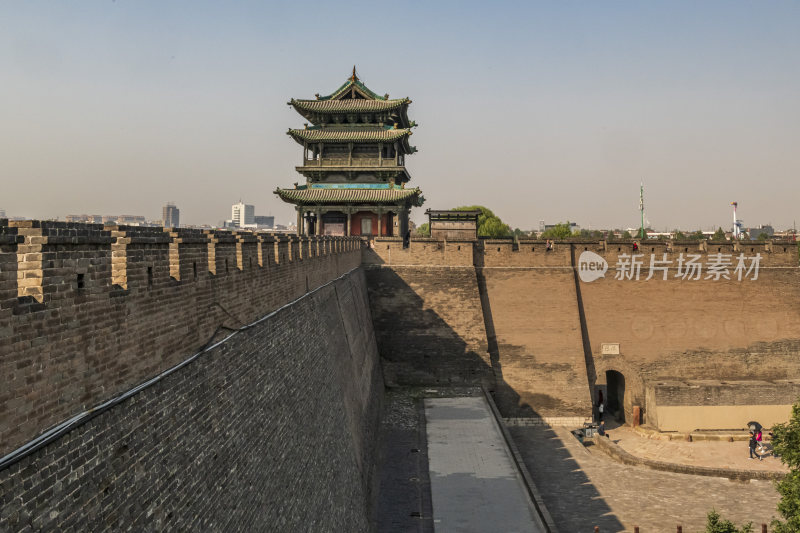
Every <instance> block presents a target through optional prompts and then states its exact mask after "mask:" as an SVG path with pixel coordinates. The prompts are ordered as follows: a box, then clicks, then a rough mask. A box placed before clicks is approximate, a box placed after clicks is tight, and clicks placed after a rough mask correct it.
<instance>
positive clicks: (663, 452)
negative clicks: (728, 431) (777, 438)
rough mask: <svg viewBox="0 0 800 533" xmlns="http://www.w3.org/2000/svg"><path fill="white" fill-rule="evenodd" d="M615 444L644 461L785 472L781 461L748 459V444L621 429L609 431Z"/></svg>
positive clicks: (774, 458) (770, 458)
mask: <svg viewBox="0 0 800 533" xmlns="http://www.w3.org/2000/svg"><path fill="white" fill-rule="evenodd" d="M610 434H611V435H612V438H613V440H614V442H616V443H617V444H619V445H620V447H621V448H622V449H624V450H625V451H627V452H629V453H631V454H633V455H635V456H637V457H644V458H647V459H656V460H658V461H667V462H670V463H680V464H685V465H693V466H708V467H712V468H731V469H736V470H774V471H778V472H788V471H789V469H788V468H786V466H785V465H784V464H783V463H781V461H780V459H778V458H776V457H772V455H771V454H768V455H765V457H764V458H763V460H761V461H757V460H755V459H749V457H750V453H749V451H748V445H747V441H746V440H745V441H741V440H738V441H734V442H728V441H724V440H723V441H705V440H695V441H694V442H686V441H684V440H672V441H670V440H662V439H657V438H648V437H647V436H646V435H643V434H642V433H640V432H638V431H636V430H634V429H633V428H630V427H628V426H622V427H619V428H616V429H614V430H613V431H611V432H610Z"/></svg>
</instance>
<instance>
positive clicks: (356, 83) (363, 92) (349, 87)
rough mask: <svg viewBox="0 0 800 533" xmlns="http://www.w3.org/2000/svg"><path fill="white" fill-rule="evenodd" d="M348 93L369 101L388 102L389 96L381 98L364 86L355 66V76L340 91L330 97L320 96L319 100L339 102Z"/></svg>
mask: <svg viewBox="0 0 800 533" xmlns="http://www.w3.org/2000/svg"><path fill="white" fill-rule="evenodd" d="M348 93H351V94H353V93H354V95H355V98H359V97H360V98H366V99H368V100H388V99H389V95H388V94H387V95H385V96H380V95H379V94H378V93H376V92H373V91H372V90H370V89H369V88H368V87H367V86H366V85H364V84H363V83H362V82H361V80H360V79H358V75H357V74H356V67H355V65H353V74H352V75H351V76H350V77H349V78H347V81H346V82H344V83H343V84H342V85H341V86H340V87H339V88H338V89H336V90H335V91H333V92H332V93H331V94H329V95H328V96H318V98H317V99H318V100H339V99H341V98H343V97H345V96H347V94H348Z"/></svg>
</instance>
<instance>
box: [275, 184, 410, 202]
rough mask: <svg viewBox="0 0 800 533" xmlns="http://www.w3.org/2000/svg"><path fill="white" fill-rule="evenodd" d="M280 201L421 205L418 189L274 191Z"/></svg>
mask: <svg viewBox="0 0 800 533" xmlns="http://www.w3.org/2000/svg"><path fill="white" fill-rule="evenodd" d="M275 194H277V195H278V196H279V197H280V199H281V200H283V201H284V202H288V203H291V204H304V205H308V204H351V203H364V204H382V203H385V204H397V203H398V202H411V204H412V205H417V206H418V205H422V202H423V201H424V199H423V198H422V196H421V194H422V191H420V190H419V189H356V188H347V189H328V188H323V189H300V188H298V189H276V190H275Z"/></svg>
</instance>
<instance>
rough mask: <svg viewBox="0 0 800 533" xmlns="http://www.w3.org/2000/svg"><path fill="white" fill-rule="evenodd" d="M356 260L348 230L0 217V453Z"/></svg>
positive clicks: (357, 250)
mask: <svg viewBox="0 0 800 533" xmlns="http://www.w3.org/2000/svg"><path fill="white" fill-rule="evenodd" d="M360 262H361V252H360V242H359V241H358V239H357V238H355V237H337V238H330V237H311V238H303V239H300V238H298V237H297V236H294V235H292V236H287V235H283V234H271V233H252V232H247V231H235V232H231V231H218V230H213V231H208V230H207V231H204V230H199V229H183V228H181V229H174V228H152V227H136V226H103V225H100V224H79V223H65V222H49V221H7V220H4V219H3V220H0V375H3V376H4V380H5V381H4V383H3V387H0V419H2V420H4V421H7V423H5V424H0V455H3V454H4V452H8V451H10V450H11V449H13V448H14V447H16V446H19V445H20V444H22V443H23V442H26V441H27V440H29V439H31V438H33V437H35V436H36V435H38V434H39V433H41V432H42V431H43V430H44V429H46V428H47V427H50V426H52V425H53V424H54V423H57V422H59V421H61V420H64V419H66V418H67V417H69V416H71V415H72V414H74V413H75V412H78V411H80V410H81V409H85V408H88V407H91V406H92V405H95V404H96V403H98V402H100V401H102V400H103V399H105V398H108V397H111V396H112V395H113V394H114V393H115V392H119V391H121V390H125V388H126V387H130V386H133V385H135V384H138V383H140V382H142V381H143V380H145V379H148V378H150V377H152V376H153V375H156V374H157V373H158V372H160V371H161V370H163V369H164V368H167V367H169V366H171V365H173V364H175V363H176V362H178V361H180V360H182V358H183V357H185V356H187V355H188V354H191V353H193V352H194V351H195V350H196V349H198V348H199V347H200V346H202V345H204V344H205V343H206V342H208V340H209V338H210V336H211V335H212V334H213V333H214V331H216V330H217V328H218V327H219V326H221V325H225V326H227V327H239V326H241V325H242V324H245V323H248V322H250V321H252V320H255V319H257V318H259V317H261V316H263V315H264V314H266V313H268V312H269V311H271V310H274V309H276V308H278V307H280V306H282V305H284V304H286V303H287V302H289V301H292V299H294V298H297V297H298V296H300V295H302V294H304V293H305V292H306V291H308V290H311V289H313V288H314V287H318V286H320V285H322V284H324V283H327V282H328V281H330V280H332V279H334V278H336V277H338V276H340V275H342V274H343V273H345V272H347V271H349V270H351V269H353V268H356V267H357V266H358V265H359V264H360Z"/></svg>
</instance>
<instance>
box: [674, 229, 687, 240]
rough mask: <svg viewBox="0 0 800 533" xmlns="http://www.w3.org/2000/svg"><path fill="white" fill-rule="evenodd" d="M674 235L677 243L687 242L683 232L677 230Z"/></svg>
mask: <svg viewBox="0 0 800 533" xmlns="http://www.w3.org/2000/svg"><path fill="white" fill-rule="evenodd" d="M674 233H675V240H676V241H685V240H686V235H684V234H683V232H682V231H681V230H679V229H676V230H675V232H674Z"/></svg>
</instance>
